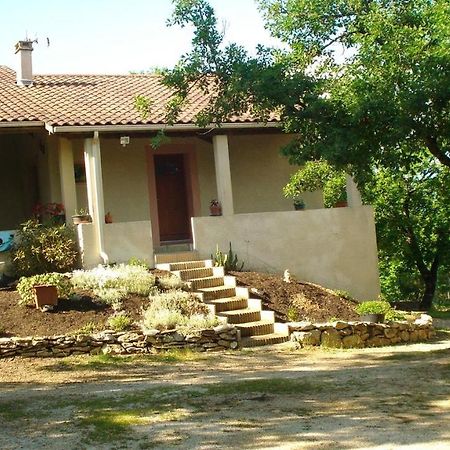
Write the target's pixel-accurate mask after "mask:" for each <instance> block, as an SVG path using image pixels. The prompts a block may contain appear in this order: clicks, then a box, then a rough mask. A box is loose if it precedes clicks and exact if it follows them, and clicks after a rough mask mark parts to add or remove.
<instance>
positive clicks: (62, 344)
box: [0, 324, 240, 358]
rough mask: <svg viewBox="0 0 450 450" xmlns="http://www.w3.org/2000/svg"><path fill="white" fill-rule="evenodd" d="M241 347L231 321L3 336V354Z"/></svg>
mask: <svg viewBox="0 0 450 450" xmlns="http://www.w3.org/2000/svg"><path fill="white" fill-rule="evenodd" d="M239 347H240V333H239V332H238V330H237V329H236V328H235V327H233V326H231V325H227V324H225V325H219V326H217V327H215V328H214V329H206V330H200V331H198V332H193V333H191V334H182V333H181V332H180V331H177V330H170V331H158V330H147V331H145V332H143V331H141V330H133V331H126V332H114V331H112V330H105V331H102V332H100V333H95V334H92V335H77V336H70V335H60V336H43V337H11V338H0V358H7V357H14V356H24V357H36V356H37V357H64V356H70V355H86V354H91V355H95V354H121V355H123V354H132V353H152V352H155V351H158V350H167V349H173V348H189V349H192V350H195V351H200V352H205V351H217V350H227V349H237V348H239Z"/></svg>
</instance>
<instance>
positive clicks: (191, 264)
mask: <svg viewBox="0 0 450 450" xmlns="http://www.w3.org/2000/svg"><path fill="white" fill-rule="evenodd" d="M166 266H167V268H161V270H169V271H172V270H188V269H200V268H202V267H212V261H211V260H210V259H203V260H201V261H183V262H176V263H167V264H166ZM157 269H159V267H157Z"/></svg>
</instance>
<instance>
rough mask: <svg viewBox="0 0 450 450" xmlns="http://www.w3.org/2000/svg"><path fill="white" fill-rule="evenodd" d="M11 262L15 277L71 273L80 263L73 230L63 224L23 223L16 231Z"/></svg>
mask: <svg viewBox="0 0 450 450" xmlns="http://www.w3.org/2000/svg"><path fill="white" fill-rule="evenodd" d="M11 262H12V269H13V271H14V272H15V274H16V276H31V275H36V274H43V273H48V272H69V271H71V270H73V269H74V268H75V267H77V266H78V263H79V252H78V246H77V242H76V239H75V233H74V230H73V229H72V228H69V227H67V226H66V225H49V226H47V225H42V224H40V223H38V222H36V221H34V220H30V221H28V222H25V223H24V224H22V225H21V227H20V229H19V230H18V232H17V235H16V241H15V243H14V245H13V248H12V250H11Z"/></svg>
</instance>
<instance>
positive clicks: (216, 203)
mask: <svg viewBox="0 0 450 450" xmlns="http://www.w3.org/2000/svg"><path fill="white" fill-rule="evenodd" d="M209 206H220V202H219V200H216V199H215V198H214V199H212V200H211V203H210V204H209Z"/></svg>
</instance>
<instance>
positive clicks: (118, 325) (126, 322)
mask: <svg viewBox="0 0 450 450" xmlns="http://www.w3.org/2000/svg"><path fill="white" fill-rule="evenodd" d="M132 323H133V321H132V319H131V317H130V316H128V315H127V314H126V313H118V314H114V315H113V316H111V317H110V318H109V319H108V325H109V326H110V327H111V328H112V329H113V330H114V331H125V330H127V329H128V328H130V326H131V324H132Z"/></svg>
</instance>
